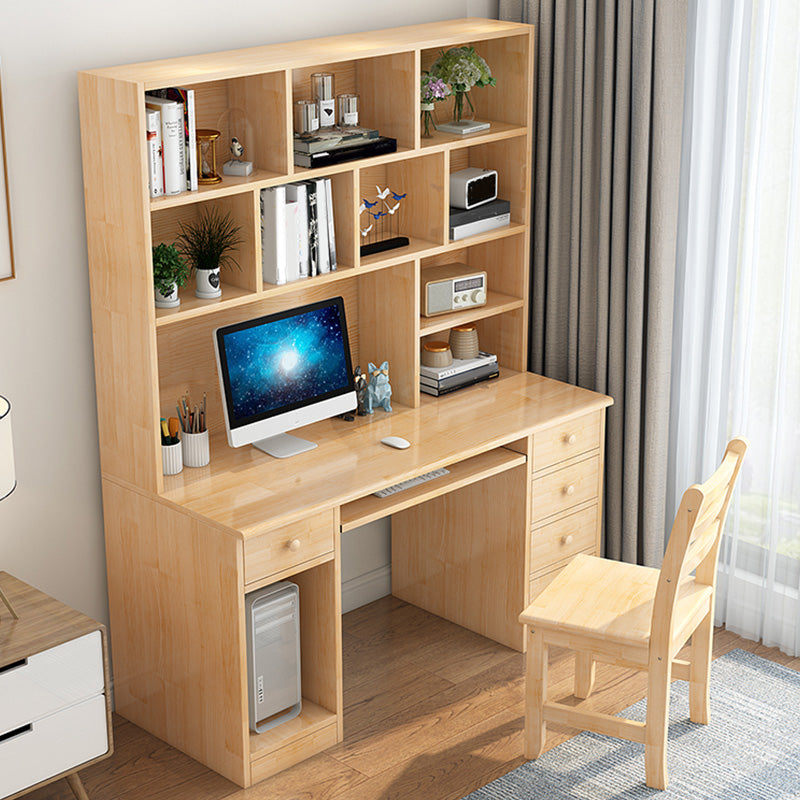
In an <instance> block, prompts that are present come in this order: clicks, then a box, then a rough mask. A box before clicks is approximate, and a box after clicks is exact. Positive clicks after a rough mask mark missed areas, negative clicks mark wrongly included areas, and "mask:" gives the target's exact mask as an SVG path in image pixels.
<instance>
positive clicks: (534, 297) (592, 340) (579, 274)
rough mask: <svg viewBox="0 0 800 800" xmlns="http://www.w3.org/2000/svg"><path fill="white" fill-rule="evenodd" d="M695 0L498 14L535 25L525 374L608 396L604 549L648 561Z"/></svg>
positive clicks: (534, 0)
mask: <svg viewBox="0 0 800 800" xmlns="http://www.w3.org/2000/svg"><path fill="white" fill-rule="evenodd" d="M687 2H688V0H639V2H634V1H633V0H500V6H499V10H500V18H501V19H506V20H513V21H516V22H528V23H531V24H533V25H535V26H536V37H535V38H536V53H535V64H536V79H535V89H534V92H535V97H534V120H535V121H534V127H535V136H534V158H533V164H534V167H533V169H534V174H533V187H534V189H533V193H534V197H533V225H532V231H533V233H532V248H531V253H532V256H531V271H532V280H531V326H530V331H531V339H530V363H529V368H530V369H531V371H533V372H537V373H540V374H543V375H547V376H549V377H552V378H557V379H559V380H562V381H567V382H569V383H573V384H577V385H579V386H583V387H585V388H588V389H594V390H596V391H599V392H603V393H604V394H608V395H610V396H611V397H613V398H614V405H613V406H612V407H611V408H610V409H609V410H608V417H607V427H606V473H605V476H606V480H605V523H604V524H605V552H606V555H607V556H608V557H610V558H616V559H621V560H624V561H630V562H637V561H638V562H639V563H643V564H647V565H648V566H660V564H661V560H662V557H663V554H664V542H665V519H664V514H665V497H666V478H667V473H666V468H667V451H668V423H669V397H670V363H671V341H672V308H673V286H674V267H675V241H676V231H677V208H678V190H679V171H680V147H681V120H682V109H683V94H684V72H685V70H684V62H685V53H686V23H687V16H688V9H687ZM666 528H667V529H668V528H669V524H666Z"/></svg>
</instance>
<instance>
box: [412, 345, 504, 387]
mask: <svg viewBox="0 0 800 800" xmlns="http://www.w3.org/2000/svg"><path fill="white" fill-rule="evenodd" d="M487 363H489V364H490V363H494V364H496V363H497V356H496V355H495V354H494V353H485V352H483V350H481V351H480V352H479V353H478V356H477V357H476V358H454V359H453V363H452V364H449V365H448V366H446V367H426V366H425V365H424V364H420V367H419V374H420V377H425V378H432V379H433V380H442V379H443V378H449V377H450V376H451V375H458V373H459V372H468V371H469V370H471V369H475V368H476V367H480V366H483V365H485V364H487Z"/></svg>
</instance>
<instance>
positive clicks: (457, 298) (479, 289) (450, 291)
mask: <svg viewBox="0 0 800 800" xmlns="http://www.w3.org/2000/svg"><path fill="white" fill-rule="evenodd" d="M421 284H422V298H421V303H420V308H421V309H422V313H423V314H424V315H425V316H426V317H433V316H436V315H437V314H445V313H447V312H448V311H458V310H460V309H462V308H471V307H473V306H484V305H486V273H485V272H484V271H482V270H474V269H470V267H469V265H468V264H442V265H441V266H439V267H429V268H428V269H425V270H423V271H422V280H421Z"/></svg>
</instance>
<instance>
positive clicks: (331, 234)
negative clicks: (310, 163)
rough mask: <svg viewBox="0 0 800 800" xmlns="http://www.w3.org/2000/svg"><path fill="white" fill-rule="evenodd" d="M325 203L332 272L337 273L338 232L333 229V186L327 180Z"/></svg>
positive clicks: (326, 179)
mask: <svg viewBox="0 0 800 800" xmlns="http://www.w3.org/2000/svg"><path fill="white" fill-rule="evenodd" d="M325 202H326V204H327V209H328V250H329V251H330V262H331V272H335V271H336V231H335V230H334V227H333V184H332V183H331V179H330V178H325Z"/></svg>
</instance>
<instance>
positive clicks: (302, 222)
mask: <svg viewBox="0 0 800 800" xmlns="http://www.w3.org/2000/svg"><path fill="white" fill-rule="evenodd" d="M261 255H262V273H263V277H264V280H265V281H266V282H267V283H272V284H276V285H280V284H283V283H291V282H292V281H296V280H299V279H300V278H311V277H313V276H314V275H322V274H324V273H326V272H333V271H334V270H335V269H336V235H335V229H334V225H333V192H332V189H331V179H330V178H315V179H312V180H307V181H299V182H297V183H289V184H285V185H283V186H271V187H269V188H268V189H262V190H261Z"/></svg>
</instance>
